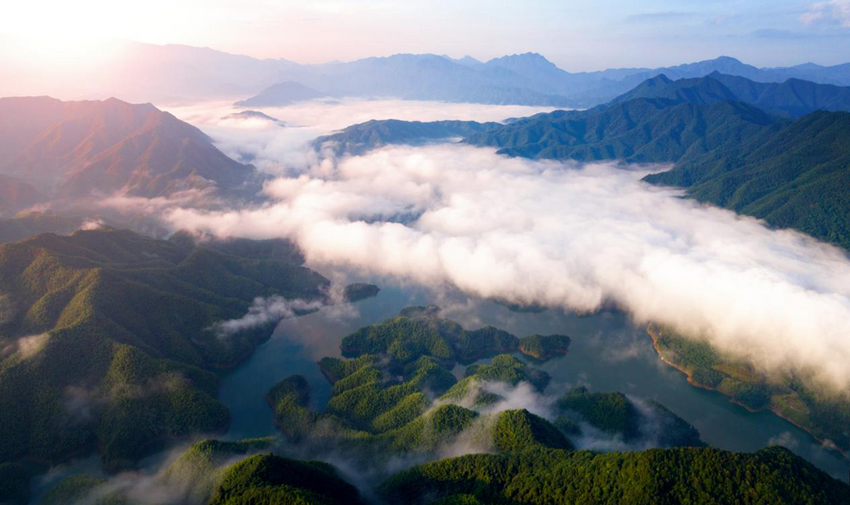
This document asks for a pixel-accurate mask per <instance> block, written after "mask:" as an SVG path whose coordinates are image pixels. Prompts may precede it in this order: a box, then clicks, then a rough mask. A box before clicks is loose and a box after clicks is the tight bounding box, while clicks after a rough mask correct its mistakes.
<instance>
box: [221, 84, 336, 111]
mask: <svg viewBox="0 0 850 505" xmlns="http://www.w3.org/2000/svg"><path fill="white" fill-rule="evenodd" d="M325 96H327V95H325V94H324V93H322V92H321V91H316V90H315V89H313V88H308V87H307V86H304V85H303V84H299V83H297V82H292V81H287V82H280V83H277V84H273V85H271V86H269V87H268V88H266V89H264V90H262V91H260V93H259V94H257V95H256V96H253V97H251V98H248V99H246V100H241V101H238V102H236V103H235V104H234V105H236V106H237V107H281V106H284V105H289V104H291V103H294V102H301V101H305V100H315V99H316V98H323V97H325Z"/></svg>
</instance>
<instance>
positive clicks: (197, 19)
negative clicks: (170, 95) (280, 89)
mask: <svg viewBox="0 0 850 505" xmlns="http://www.w3.org/2000/svg"><path fill="white" fill-rule="evenodd" d="M609 3H610V4H611V5H610V6H608V7H607V8H602V7H599V6H598V5H593V4H590V3H588V2H573V3H570V4H569V5H562V4H561V3H558V2H551V1H548V0H540V1H537V2H535V3H534V6H533V7H536V8H531V7H532V6H531V5H523V6H521V7H520V6H514V5H511V4H505V3H498V4H496V5H495V6H494V5H493V4H492V3H489V2H467V3H464V4H463V5H451V4H446V5H443V4H441V7H439V8H436V7H435V6H433V5H431V4H430V3H429V4H427V5H426V4H425V3H424V2H407V3H405V4H403V5H396V4H389V3H386V2H379V1H372V0H370V1H366V2H359V3H357V4H353V3H340V2H334V1H321V2H314V3H311V4H310V5H309V6H304V5H300V4H298V3H295V2H283V3H276V4H274V5H270V4H265V3H263V2H250V3H244V2H243V3H239V2H233V1H232V0H219V1H216V2H213V3H212V6H209V5H204V8H203V9H201V8H200V7H199V6H197V5H196V2H194V1H191V0H177V1H172V2H165V1H164V0H157V1H155V2H152V3H150V4H146V5H145V6H141V5H135V4H132V3H129V2H119V3H118V4H115V3H114V2H105V1H103V0H84V1H83V2H82V3H79V2H78V3H75V4H74V5H73V6H67V5H64V4H63V3H62V2H57V1H55V0H46V1H45V0H43V1H36V2H30V3H27V4H17V5H15V6H12V7H11V8H10V12H7V14H6V15H5V16H4V19H3V20H0V40H3V41H4V44H3V47H5V50H4V49H0V56H4V58H5V59H6V60H7V62H14V61H15V59H16V58H20V57H21V52H22V51H23V52H24V53H27V52H29V55H28V56H27V57H28V58H30V61H29V63H31V64H32V63H36V62H34V61H32V57H36V58H39V59H41V60H43V61H41V62H38V63H43V64H51V65H61V64H63V63H67V62H66V61H64V60H68V59H71V60H73V62H74V63H80V62H81V61H85V60H88V59H92V58H95V59H96V58H97V57H98V56H101V55H102V54H104V53H108V49H109V48H108V46H109V45H112V44H115V43H116V42H118V41H128V42H139V43H144V44H153V45H183V46H190V47H198V48H209V49H212V50H215V51H220V52H224V53H228V54H234V55H244V56H250V57H252V58H256V59H285V60H288V61H293V62H298V63H302V64H318V63H327V62H332V61H354V60H358V59H363V58H368V57H382V56H390V55H393V54H436V55H449V56H450V57H452V58H455V59H459V58H462V57H464V56H471V57H473V58H475V59H477V60H480V61H487V60H489V59H492V58H496V57H500V56H503V55H511V54H523V53H526V52H535V53H538V54H542V55H544V56H545V57H546V58H547V59H548V60H550V61H552V62H553V63H554V64H555V65H557V66H558V67H559V68H561V69H563V70H567V71H569V72H592V71H598V70H604V69H610V68H633V67H639V68H657V67H666V66H674V65H678V64H681V63H685V62H692V61H702V60H707V59H713V58H715V57H717V56H716V55H730V56H732V57H734V58H736V59H738V60H740V61H742V62H745V63H748V64H751V65H754V66H757V67H760V68H762V67H767V68H771V67H787V66H794V65H799V64H803V63H809V62H811V63H815V64H819V65H823V66H831V65H835V64H839V63H844V62H846V61H847V57H846V54H850V0H826V1H805V0H803V1H800V0H782V1H779V2H765V1H758V2H749V3H741V2H736V1H724V2H719V3H715V4H714V5H700V4H698V3H691V2H687V3H686V5H685V6H684V8H679V9H676V10H671V9H670V8H669V6H667V4H665V3H663V2H659V1H652V2H647V3H643V4H641V5H640V6H634V5H629V3H628V2H622V1H615V2H609ZM437 13H439V16H437V15H436V14H437Z"/></svg>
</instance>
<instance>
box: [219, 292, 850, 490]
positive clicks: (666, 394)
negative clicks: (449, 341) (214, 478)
mask: <svg viewBox="0 0 850 505" xmlns="http://www.w3.org/2000/svg"><path fill="white" fill-rule="evenodd" d="M376 283H377V284H378V285H379V286H381V287H382V290H381V292H380V293H379V294H378V296H376V297H374V298H370V299H367V300H363V301H360V302H358V303H356V304H352V305H345V306H335V307H327V308H324V309H322V310H320V311H318V312H315V313H313V314H309V315H306V316H302V317H298V318H294V319H286V320H284V321H281V323H280V324H279V325H278V327H277V329H276V331H275V333H274V335H273V336H272V338H271V339H270V340H269V341H268V342H266V343H264V344H263V345H261V346H260V347H259V348H258V349H257V350H256V351H255V352H254V354H253V355H251V357H250V358H248V360H246V361H245V362H244V363H243V364H241V365H240V366H239V367H238V368H236V369H235V370H234V371H233V372H231V373H229V374H228V375H226V376H225V377H224V378H223V380H222V388H221V392H220V399H221V400H222V401H223V402H224V403H225V405H227V407H228V408H229V409H230V410H231V414H232V423H231V426H230V428H229V430H228V432H227V434H226V435H225V437H224V438H227V439H231V440H235V439H241V438H248V437H259V436H267V435H273V434H275V433H276V429H275V426H274V421H273V417H272V412H271V409H270V408H269V407H268V405H267V404H266V402H265V399H264V396H265V394H266V392H267V391H268V390H269V388H270V387H271V386H272V385H273V384H274V383H275V382H277V381H279V380H281V379H283V378H285V377H287V376H289V375H292V374H301V375H304V376H305V377H306V378H307V380H308V381H309V382H310V385H311V388H312V393H311V404H312V406H313V408H315V409H318V410H321V409H322V408H323V406H324V404H325V403H326V402H327V400H328V397H329V394H330V384H329V383H328V381H327V380H325V378H324V377H323V376H322V374H321V372H320V371H319V368H318V366H317V365H316V362H317V361H318V360H319V359H321V358H322V357H324V356H339V355H340V354H339V343H340V341H341V340H342V338H343V337H345V336H346V335H348V334H349V333H351V332H353V331H354V330H356V329H358V328H361V327H363V326H368V325H370V324H375V323H378V322H380V321H383V320H384V319H387V318H390V317H394V316H396V315H398V312H399V310H401V309H402V308H404V307H407V306H411V305H427V304H436V305H439V306H440V307H441V308H443V311H442V312H441V317H445V318H448V319H452V320H454V321H457V322H458V323H460V324H462V325H463V326H464V328H466V329H475V328H478V327H481V326H485V325H492V326H495V327H497V328H501V329H504V330H507V331H509V332H511V333H513V334H514V335H516V336H518V337H523V336H525V335H529V334H532V333H539V334H552V333H560V334H566V335H569V336H570V338H571V339H572V341H571V343H570V348H569V352H568V353H567V354H566V355H565V356H563V357H558V358H555V359H552V360H550V361H548V362H546V363H542V364H540V363H533V365H534V366H536V367H538V368H541V369H543V370H545V371H546V372H547V373H549V374H550V375H551V376H552V381H551V383H550V385H549V387H548V388H547V389H546V393H547V395H549V394H562V393H564V392H566V391H568V390H569V389H570V388H571V387H574V386H579V385H584V386H586V387H588V389H590V390H591V391H593V392H609V391H620V392H622V393H624V394H626V395H629V396H631V397H634V398H638V399H653V400H656V401H658V402H660V403H662V404H663V405H664V406H666V407H667V408H669V409H670V410H672V411H673V412H675V413H676V414H678V415H679V416H680V417H682V418H683V419H685V420H686V421H688V422H689V423H691V424H692V425H694V426H695V427H696V428H697V429H698V430H699V432H700V434H701V436H702V439H703V440H704V441H705V442H707V443H708V444H710V445H712V446H715V447H718V448H721V449H727V450H733V451H747V452H751V451H756V450H758V449H761V448H763V447H767V446H769V445H783V446H785V447H787V448H789V449H790V450H792V451H793V452H795V453H796V454H798V455H800V456H802V457H803V458H805V459H807V460H809V461H810V462H812V463H813V464H815V465H816V466H818V467H820V468H821V469H823V470H825V471H827V472H828V473H830V474H831V475H833V476H834V477H837V478H841V479H844V480H846V479H847V476H848V472H850V461H848V460H847V459H845V458H843V457H842V456H841V455H840V454H838V453H835V452H833V451H829V450H827V449H824V448H823V447H821V445H820V444H819V443H818V442H817V441H816V440H814V439H813V438H812V437H811V436H809V435H808V434H807V433H806V432H805V431H803V430H801V429H799V428H797V427H796V426H794V425H792V424H791V423H789V422H787V421H785V420H783V419H781V418H779V417H777V416H775V415H773V414H772V413H770V412H760V413H751V412H749V411H747V410H746V409H744V408H743V407H740V406H738V405H735V404H733V403H731V402H730V401H729V398H728V397H726V396H724V395H722V394H720V393H717V392H714V391H708V390H704V389H700V388H696V387H693V386H691V385H690V384H688V383H687V381H686V377H685V375H684V374H683V373H681V372H679V371H677V370H675V369H674V368H672V367H670V366H667V365H665V364H664V363H662V362H661V360H660V359H659V358H658V356H657V354H656V353H655V351H654V349H653V347H652V341H651V339H650V338H649V336H648V335H647V334H646V331H645V329H644V327H643V326H636V325H634V324H632V322H631V321H630V320H629V318H628V316H627V315H626V314H623V313H621V312H600V313H595V314H592V315H576V314H571V313H565V312H563V311H560V310H554V309H550V310H546V311H544V312H537V313H532V312H523V313H519V312H514V311H511V310H509V309H508V308H506V307H504V306H502V305H499V304H497V303H494V302H490V301H481V300H469V299H467V298H465V297H464V296H463V295H460V294H450V295H446V294H443V293H439V294H438V293H432V292H429V291H427V290H425V289H421V288H418V287H411V286H409V285H408V286H401V287H400V286H392V285H387V283H385V282H381V281H377V282H376ZM518 356H519V357H520V358H521V359H525V360H528V358H526V357H524V356H522V355H518Z"/></svg>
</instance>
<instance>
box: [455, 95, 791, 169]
mask: <svg viewBox="0 0 850 505" xmlns="http://www.w3.org/2000/svg"><path fill="white" fill-rule="evenodd" d="M777 121H778V120H776V119H774V118H773V117H771V116H769V115H767V114H766V113H764V112H763V111H761V110H760V109H757V108H755V107H752V106H750V105H746V104H743V103H738V102H716V103H711V104H700V103H689V102H682V103H671V102H670V101H669V100H666V99H661V98H652V99H650V98H638V99H634V100H629V101H626V102H624V103H617V104H613V105H611V106H608V107H602V106H600V107H596V108H594V109H590V110H587V111H555V112H552V113H548V114H537V115H534V116H531V117H529V118H525V119H520V120H517V121H513V122H511V123H510V124H506V125H504V126H502V127H501V128H498V129H496V130H493V131H490V132H485V133H479V134H473V135H470V136H469V137H467V138H466V139H465V142H467V143H469V144H472V145H477V146H487V147H496V148H498V149H499V153H501V154H506V155H509V156H521V157H525V158H536V159H540V158H550V159H572V160H578V161H593V160H606V159H610V160H613V159H619V160H625V161H629V162H642V163H664V162H674V161H677V160H680V159H682V158H683V157H689V156H697V155H699V154H701V153H704V152H706V151H708V150H711V149H714V148H716V147H718V146H723V145H728V144H729V143H732V142H735V141H736V140H737V139H741V138H747V137H750V136H753V135H755V134H758V133H760V132H762V131H763V130H765V129H770V128H772V127H773V126H774V125H775V123H776V122H777Z"/></svg>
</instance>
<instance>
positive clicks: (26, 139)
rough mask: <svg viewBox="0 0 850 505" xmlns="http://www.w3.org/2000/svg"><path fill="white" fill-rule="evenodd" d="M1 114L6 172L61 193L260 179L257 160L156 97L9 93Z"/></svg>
mask: <svg viewBox="0 0 850 505" xmlns="http://www.w3.org/2000/svg"><path fill="white" fill-rule="evenodd" d="M0 117H2V118H3V122H2V123H0V152H2V153H3V154H4V156H3V158H2V161H0V172H2V173H5V174H7V175H12V176H17V177H19V178H21V179H24V180H26V181H27V182H30V183H32V184H34V185H36V186H39V187H41V188H43V189H44V190H45V191H46V192H48V193H54V194H57V195H58V196H60V197H72V196H73V197H79V196H86V195H89V194H93V193H96V194H111V193H114V192H120V193H123V194H128V195H132V196H141V197H147V198H153V197H158V196H170V195H174V194H175V193H179V192H182V191H187V190H200V191H207V192H221V193H226V194H232V195H238V194H240V193H243V194H251V192H252V190H254V189H256V188H257V187H259V186H258V184H259V180H258V175H257V172H256V170H255V169H254V168H253V167H251V166H247V165H242V164H240V163H237V162H235V161H233V160H231V159H230V158H228V157H227V156H225V155H224V154H223V153H221V151H219V150H218V149H217V148H216V147H215V146H213V144H212V142H211V140H210V139H209V137H207V136H206V135H205V134H204V133H202V132H201V131H200V130H198V129H197V128H195V127H194V126H192V125H189V124H188V123H184V122H183V121H180V120H179V119H177V118H175V117H174V116H172V115H171V114H169V113H167V112H162V111H160V110H159V109H157V108H156V107H154V106H153V105H151V104H139V105H134V104H129V103H126V102H123V101H121V100H117V99H114V98H110V99H109V100H105V101H85V102H62V101H59V100H56V99H53V98H48V97H21V98H2V99H0ZM18 124H20V126H17V125H18Z"/></svg>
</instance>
